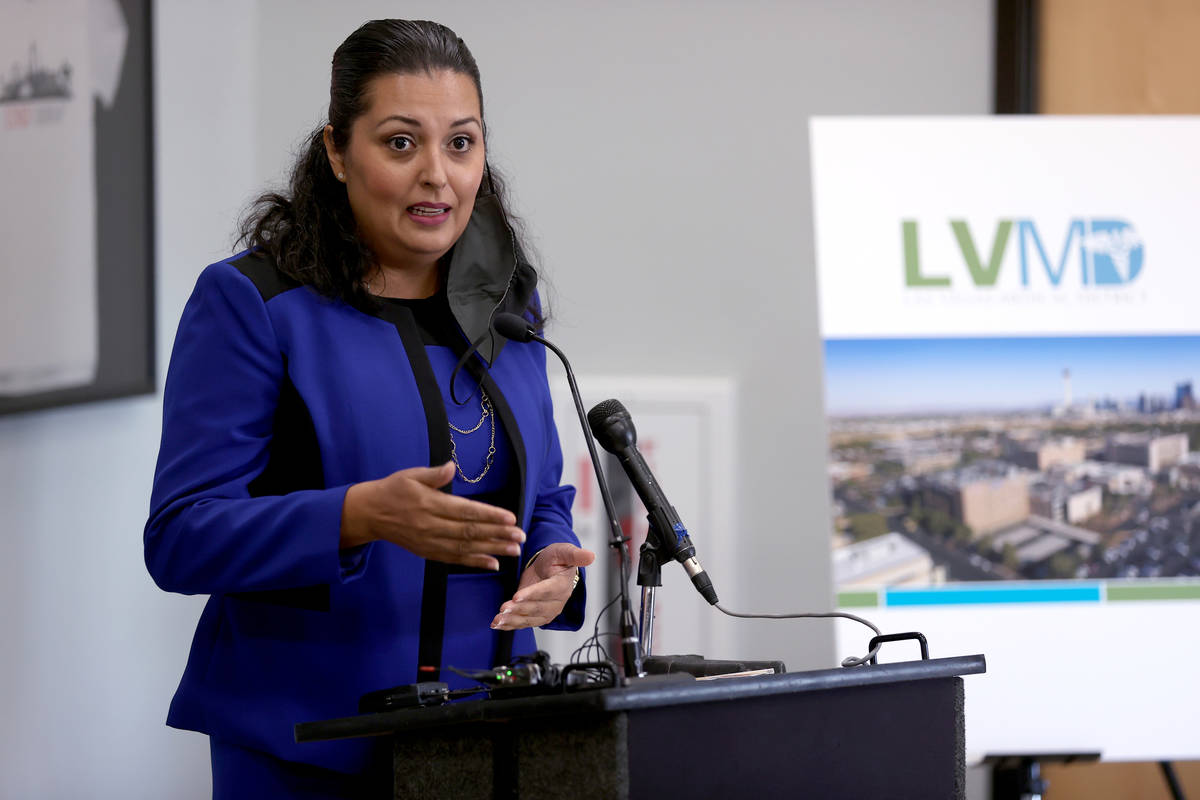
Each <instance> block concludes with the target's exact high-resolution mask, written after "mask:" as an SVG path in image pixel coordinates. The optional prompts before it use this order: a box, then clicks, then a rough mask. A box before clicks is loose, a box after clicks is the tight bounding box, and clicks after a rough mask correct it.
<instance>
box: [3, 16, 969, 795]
mask: <svg viewBox="0 0 1200 800" xmlns="http://www.w3.org/2000/svg"><path fill="white" fill-rule="evenodd" d="M989 7H990V3H989V2H987V0H971V2H959V1H958V0H942V1H941V2H932V1H931V0H925V1H924V2H909V3H904V4H899V3H891V2H887V0H876V1H875V2H863V1H862V0H859V1H858V2H841V3H835V2H810V3H804V4H801V3H787V2H782V0H781V1H780V2H746V3H739V4H733V3H715V2H707V3H668V2H659V3H629V2H623V3H608V4H605V5H603V6H599V5H596V6H585V5H583V4H566V3H551V2H514V3H503V4H500V3H486V2H475V3H465V2H464V3H456V4H452V5H450V4H440V3H439V4H435V3H430V2H421V3H416V2H412V3H407V4H402V5H401V6H397V4H395V3H384V2H367V1H366V0H351V1H347V2H341V3H336V4H335V3H327V2H317V1H316V0H307V1H306V2H292V1H291V0H259V1H258V2H257V3H249V2H238V0H219V1H218V2H206V3H186V2H183V1H182V0H161V1H160V2H158V3H156V5H155V9H156V20H155V50H156V55H155V60H156V65H157V73H156V76H155V80H156V86H155V107H156V116H157V130H156V135H157V141H156V157H157V178H158V196H157V207H158V226H159V230H158V234H159V239H158V242H159V244H158V261H159V264H158V281H159V282H158V301H159V310H158V313H159V347H160V362H161V364H162V365H163V366H162V368H161V369H160V375H161V374H162V373H163V372H165V363H166V357H167V355H168V354H169V348H170V342H171V340H172V338H173V335H174V327H175V323H176V321H177V320H178V316H179V312H180V309H181V307H182V305H183V302H184V300H185V299H186V296H187V294H188V292H189V291H190V289H191V285H192V283H193V281H194V279H195V276H196V274H197V273H198V272H199V270H200V269H201V268H202V267H203V265H204V264H206V263H208V262H209V261H211V260H214V259H215V258H218V257H220V256H221V255H222V254H224V253H227V252H228V245H229V242H230V233H231V231H232V227H233V222H234V220H235V218H236V216H237V212H238V210H239V209H240V208H241V207H242V206H243V204H244V203H245V201H246V200H247V199H248V198H249V197H250V196H251V194H252V193H253V192H254V190H255V189H256V188H258V187H259V186H260V185H261V184H262V183H263V182H265V181H266V180H268V179H271V178H274V177H275V176H277V175H278V174H279V172H280V170H281V168H282V165H283V164H284V163H285V161H286V150H287V149H288V148H290V147H291V146H292V145H294V144H295V143H296V141H297V140H298V138H299V136H300V135H301V133H302V132H303V131H304V130H305V129H307V128H309V127H311V126H313V125H315V124H316V123H317V122H319V121H320V117H321V115H322V113H323V111H324V104H325V102H326V99H325V96H324V87H326V86H327V82H328V64H329V57H330V55H331V54H332V51H333V49H334V47H335V46H336V45H337V43H338V42H339V41H341V39H342V38H343V37H344V36H345V35H346V34H348V33H349V32H350V31H351V30H352V29H353V28H354V27H355V26H356V25H357V24H359V23H360V22H361V21H363V20H365V19H368V18H372V17H377V16H387V15H392V14H397V13H404V14H407V15H410V16H413V17H430V18H435V19H439V20H442V21H445V22H446V23H447V24H449V25H451V26H452V27H454V28H455V29H456V30H458V31H459V33H460V34H462V35H463V36H464V38H465V39H466V40H467V41H468V43H470V45H471V46H472V48H473V49H474V51H475V54H476V56H477V58H478V59H479V62H480V64H481V67H482V69H483V72H484V81H485V84H484V88H485V91H486V92H487V103H488V109H487V110H488V114H489V117H490V123H491V126H492V128H493V132H494V135H495V138H494V140H493V143H492V144H493V150H494V152H495V153H496V154H497V155H498V161H499V163H500V164H501V165H502V166H504V167H506V168H507V170H508V172H509V173H510V175H511V177H512V179H513V184H514V188H515V190H516V194H517V200H518V204H519V206H520V208H521V209H522V210H523V211H524V213H525V214H526V215H527V217H528V219H529V222H530V224H531V228H532V230H533V232H534V233H535V235H536V237H537V242H538V245H539V248H540V250H541V254H542V256H543V259H544V262H545V264H546V266H547V268H548V269H547V271H548V273H549V277H550V280H551V281H552V283H553V284H554V286H555V287H556V290H557V291H556V293H555V295H554V296H553V297H552V299H554V300H556V301H557V303H556V306H555V309H556V313H557V316H558V318H559V321H558V323H557V326H556V328H555V329H554V335H555V337H556V339H557V341H558V342H559V343H560V344H561V345H562V346H563V347H564V348H565V349H566V350H567V351H568V352H569V353H570V354H571V355H572V358H573V359H574V361H575V363H576V368H577V369H578V370H579V371H580V372H581V373H582V372H605V373H629V372H632V373H635V374H636V373H644V374H662V373H672V372H678V373H680V374H694V375H733V376H735V377H736V378H737V379H738V380H739V381H740V385H741V397H740V401H739V405H740V409H741V418H740V419H739V430H741V431H742V432H743V434H744V442H743V446H742V453H741V468H742V475H743V478H742V481H741V491H740V493H739V497H738V502H739V504H740V506H741V507H742V508H743V516H742V518H743V525H742V526H741V527H740V529H739V530H737V531H730V532H720V533H718V532H711V533H706V534H705V535H733V536H737V537H739V538H741V539H743V540H744V542H745V554H746V558H747V561H748V562H749V563H752V564H753V565H754V568H753V570H752V574H751V575H748V576H746V577H747V578H750V579H749V580H742V581H739V583H740V584H741V585H744V586H747V587H748V589H747V591H745V592H744V593H742V596H737V597H730V598H725V599H726V601H727V602H728V603H729V605H731V606H735V607H742V608H756V609H763V610H767V609H770V610H784V609H805V608H811V609H821V608H827V607H828V606H829V604H830V595H831V588H830V582H829V556H828V538H829V537H828V535H827V532H828V523H827V519H828V501H827V492H826V478H825V473H824V451H825V429H824V424H823V422H822V416H821V414H822V407H821V379H820V375H821V355H820V348H819V342H818V338H817V326H816V319H815V314H816V300H815V289H814V278H813V273H814V270H813V264H812V258H813V256H812V241H811V224H812V223H811V201H810V194H809V183H808V155H807V152H808V142H807V129H806V120H807V117H808V116H809V115H810V114H814V113H858V112H862V113H937V112H944V113H983V112H986V111H987V110H988V106H989V95H990V88H989V87H990V73H989V69H990V68H989V65H990V62H991V50H990V37H991V25H990V17H989V13H990V12H989ZM600 9H602V10H600ZM8 202H11V201H8ZM647 343H649V344H647ZM585 390H586V387H585ZM158 432H159V401H158V399H157V398H140V399H132V400H122V401H113V402H108V403H103V404H96V405H90V406H84V407H79V408H72V409H65V410H58V411H51V412H46V413H39V414H24V415H19V416H15V417H8V418H3V419H0V509H2V514H0V520H2V525H3V534H2V535H0V609H2V611H0V641H3V642H4V647H3V656H0V686H3V687H4V688H3V692H4V693H3V695H2V696H3V708H2V711H3V717H4V718H3V722H2V723H0V737H2V738H0V796H4V797H32V798H42V797H63V798H67V797H71V798H73V797H81V796H87V797H97V798H107V797H112V798H134V797H146V798H157V797H172V798H187V797H204V796H206V795H207V794H208V791H209V783H208V772H207V770H208V765H207V745H206V743H205V741H204V739H203V737H201V736H199V735H196V734H187V733H179V732H176V731H172V730H170V729H168V728H165V727H164V726H163V719H164V718H165V715H166V708H167V704H168V702H169V699H170V696H171V693H172V691H173V689H174V686H175V683H176V681H177V680H178V677H179V675H180V673H181V671H182V668H183V664H184V661H185V658H186V654H187V647H188V644H189V642H190V638H191V632H192V627H193V625H194V623H195V619H196V617H197V615H198V613H199V609H200V606H201V600H200V599H199V598H182V597H179V596H173V595H165V594H162V593H161V592H159V591H158V590H157V589H156V588H155V587H154V586H153V584H152V583H151V581H150V579H149V578H148V577H147V576H146V574H145V570H144V568H143V566H142V554H141V527H142V523H143V521H144V516H145V513H146V508H147V503H148V496H149V488H150V478H151V473H152V471H153V463H154V458H155V454H156V448H157V437H158ZM689 523H690V525H691V527H692V528H693V529H694V530H695V531H696V532H698V533H699V531H701V530H702V529H703V527H702V523H701V522H699V521H689ZM702 546H703V545H702V544H701V547H702ZM708 566H709V568H710V571H711V572H713V574H714V578H715V579H717V580H719V569H720V565H717V564H711V563H710V564H708ZM737 630H738V634H739V636H740V637H741V639H740V641H742V642H743V647H742V649H741V652H742V653H743V654H745V655H754V656H772V657H783V658H785V659H786V660H787V661H788V662H789V665H790V666H791V667H792V668H794V669H798V668H805V667H823V666H829V665H831V664H832V652H833V647H832V634H831V631H830V629H829V628H828V627H827V626H826V625H825V624H823V623H798V624H796V625H795V626H789V625H788V624H786V623H773V624H768V623H762V624H760V625H756V624H745V625H739V626H738V629H737Z"/></svg>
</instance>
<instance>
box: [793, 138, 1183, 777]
mask: <svg viewBox="0 0 1200 800" xmlns="http://www.w3.org/2000/svg"><path fill="white" fill-rule="evenodd" d="M1198 136H1200V119H1196V118H1153V119H1149V118H1130V117H1121V118H1085V117H1072V118H1054V117H1021V118H1016V117H992V118H929V117H926V118H854V119H849V118H825V119H814V120H813V121H812V123H811V143H812V170H813V197H814V214H815V234H816V255H817V280H818V294H819V299H820V315H821V334H822V337H823V340H824V349H825V384H826V410H827V415H828V425H829V435H830V445H829V448H830V449H829V473H830V483H831V487H832V492H833V506H834V516H835V519H834V521H833V530H832V539H833V547H832V553H833V574H834V582H835V585H836V587H837V591H838V604H839V606H840V607H842V608H845V609H849V610H854V611H857V612H859V613H863V614H864V615H866V616H868V617H870V618H872V619H873V620H875V621H876V622H877V623H878V624H880V625H881V626H882V627H883V628H884V629H885V631H900V630H920V631H922V632H924V633H925V634H926V635H927V636H928V638H929V643H930V648H931V651H932V654H933V655H935V656H949V655H957V654H964V653H976V652H981V653H984V654H985V655H987V657H988V674H987V675H986V676H983V677H981V678H980V679H978V680H974V679H973V680H970V681H967V747H968V756H969V757H971V758H980V757H982V756H984V755H988V754H1007V753H1048V752H1079V753H1084V752H1100V753H1101V754H1102V755H1103V757H1104V758H1108V759H1150V760H1155V759H1162V758H1185V757H1192V758H1195V757H1197V756H1200V732H1198V731H1197V730H1196V729H1195V726H1194V725H1193V724H1192V720H1193V719H1194V717H1195V715H1196V711H1197V710H1198V709H1200V701H1197V700H1196V698H1195V692H1194V680H1193V678H1192V673H1193V669H1192V666H1191V665H1192V663H1194V660H1195V658H1196V656H1198V655H1200V644H1197V643H1196V637H1195V636H1193V635H1191V631H1192V630H1194V628H1195V625H1196V623H1197V622H1200V578H1198V577H1197V576H1200V453H1198V452H1196V451H1197V450H1198V449H1200V408H1198V404H1197V400H1196V394H1195V390H1194V389H1193V385H1194V382H1195V381H1196V379H1197V378H1200V317H1198V316H1197V314H1196V311H1195V305H1196V299H1197V298H1200V270H1197V269H1196V261H1197V256H1196V249H1195V246H1194V244H1193V239H1194V234H1193V231H1194V217H1195V213H1196V209H1198V208H1200V151H1198V150H1197V148H1196V146H1195V143H1196V141H1198V138H1197V137H1198ZM839 634H840V637H841V638H840V639H839V642H838V649H839V656H842V655H850V654H855V653H857V652H860V651H861V649H862V645H863V642H862V641H859V639H858V638H857V637H856V638H853V639H851V638H849V633H848V632H847V631H842V630H841V629H839ZM912 655H913V654H912V653H902V654H901V656H902V657H911V656H912ZM891 658H895V656H892V657H891ZM885 660H889V659H885Z"/></svg>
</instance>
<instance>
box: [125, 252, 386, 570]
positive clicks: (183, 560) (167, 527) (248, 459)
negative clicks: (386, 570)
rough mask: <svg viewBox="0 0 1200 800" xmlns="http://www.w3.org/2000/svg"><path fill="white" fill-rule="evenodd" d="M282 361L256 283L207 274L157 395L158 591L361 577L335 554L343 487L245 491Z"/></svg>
mask: <svg viewBox="0 0 1200 800" xmlns="http://www.w3.org/2000/svg"><path fill="white" fill-rule="evenodd" d="M285 373H286V362H285V359H284V357H283V355H282V353H281V352H280V348H279V344H278V342H277V341H276V338H275V333H274V329H273V328H272V325H271V321H270V318H269V316H268V313H267V307H266V304H265V303H264V301H263V299H262V296H261V295H260V294H259V292H258V289H257V288H256V287H255V286H254V284H253V283H252V282H251V281H250V279H249V278H247V277H246V276H245V275H243V274H242V273H241V272H240V271H238V270H237V269H236V268H234V267H233V266H231V265H229V264H225V263H219V264H213V265H212V266H210V267H208V268H207V269H205V270H204V272H203V273H202V274H201V275H200V278H199V279H198V281H197V283H196V288H195V290H194V292H193V293H192V296H191V297H190V299H189V300H188V302H187V305H186V306H185V308H184V311H183V316H182V318H181V320H180V323H179V331H178V333H177V335H176V338H175V345H174V349H173V351H172V353H171V364H170V367H169V369H168V373H167V381H166V389H165V392H164V397H163V431H162V443H161V446H160V449H159V456H158V466H157V468H156V471H155V475H154V488H153V491H152V494H151V500H150V516H149V519H148V521H147V523H146V528H145V532H144V539H143V542H144V546H145V558H146V567H147V569H148V570H149V572H150V575H151V576H152V577H153V578H154V581H155V583H157V584H158V585H159V586H160V587H161V588H163V589H165V590H167V591H174V592H182V593H184V594H198V593H205V594H216V593H224V592H236V591H259V590H272V589H286V588H293V587H302V586H311V585H314V584H328V583H332V582H335V581H341V580H348V579H351V578H353V577H355V576H356V575H358V574H360V573H361V570H362V569H363V567H364V562H365V555H364V554H363V553H361V552H354V553H347V554H344V555H345V560H343V555H342V554H339V549H338V542H339V539H340V533H341V514H342V503H343V501H344V498H345V493H346V489H347V488H348V487H346V486H339V487H334V488H327V489H321V490H311V491H297V492H292V493H288V494H283V495H279V496H267V497H252V496H251V493H250V489H249V486H250V483H251V481H253V480H254V478H255V477H257V476H258V475H259V474H260V473H261V472H262V471H263V469H264V467H265V466H266V464H267V461H268V458H269V448H270V441H271V433H272V429H273V423H274V415H275V409H276V403H277V401H278V398H279V393H280V387H281V384H282V381H283V380H284V377H285Z"/></svg>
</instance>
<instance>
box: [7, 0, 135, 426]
mask: <svg viewBox="0 0 1200 800" xmlns="http://www.w3.org/2000/svg"><path fill="white" fill-rule="evenodd" d="M150 39H151V25H150V2H149V0H21V2H17V3H9V4H7V5H6V9H5V12H4V25H3V26H2V27H0V175H2V176H3V180H2V181H0V197H2V198H3V199H2V200H0V414H10V413H16V412H24V411H31V410H35V409H41V408H47V407H50V406H60V405H66V404H71V403H83V402H90V401H95V400H102V399H108V398H115V397H123V396H128V395H134V394H145V393H150V392H153V391H154V387H155V374H154V226H153V221H154V195H153V189H154V184H153V135H152V130H153V129H152V125H153V121H152V116H151V91H152V87H151V65H152V59H151V41H150Z"/></svg>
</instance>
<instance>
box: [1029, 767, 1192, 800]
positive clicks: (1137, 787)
mask: <svg viewBox="0 0 1200 800" xmlns="http://www.w3.org/2000/svg"><path fill="white" fill-rule="evenodd" d="M1174 766H1175V775H1176V776H1177V777H1178V778H1179V784H1180V786H1181V788H1182V789H1183V793H1184V795H1185V796H1187V797H1189V798H1195V797H1200V761H1178V762H1176V763H1175V765H1174ZM1042 776H1043V777H1044V778H1045V779H1046V781H1048V782H1049V786H1047V788H1046V794H1045V798H1046V800H1108V798H1112V799H1113V800H1117V799H1118V798H1120V800H1134V799H1136V800H1171V792H1170V790H1169V789H1168V788H1167V782H1166V779H1165V778H1164V777H1163V774H1162V770H1161V769H1159V766H1158V764H1142V763H1138V764H1057V765H1047V766H1046V767H1044V768H1043V770H1042Z"/></svg>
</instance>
